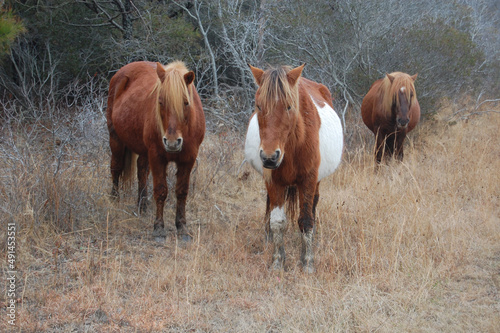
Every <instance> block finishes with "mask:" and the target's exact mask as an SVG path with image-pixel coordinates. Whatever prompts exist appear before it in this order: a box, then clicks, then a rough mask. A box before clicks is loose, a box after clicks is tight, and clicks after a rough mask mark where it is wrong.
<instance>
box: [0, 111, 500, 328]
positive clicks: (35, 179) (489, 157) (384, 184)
mask: <svg viewBox="0 0 500 333" xmlns="http://www.w3.org/2000/svg"><path fill="white" fill-rule="evenodd" d="M454 110H456V106H454V105H449V106H447V107H445V108H443V109H442V110H440V112H439V113H438V114H437V115H436V116H435V117H434V119H428V120H427V121H425V122H423V123H422V124H421V125H420V126H419V127H418V128H417V129H416V130H415V131H414V132H413V133H412V134H411V135H410V138H409V141H408V142H407V145H406V155H405V160H404V162H403V163H398V162H394V161H390V162H388V163H387V164H384V165H382V166H380V167H379V168H377V167H376V166H375V164H374V158H373V154H372V146H373V139H372V138H371V136H370V135H369V134H368V130H365V129H364V128H363V127H362V126H360V123H359V120H357V123H356V122H354V123H353V125H352V127H351V128H355V129H356V131H355V132H356V133H354V134H353V133H352V132H351V134H350V141H349V142H348V149H347V150H346V152H345V155H344V159H343V162H342V164H341V166H340V168H339V170H338V171H337V172H336V173H335V174H334V175H333V176H332V177H330V178H327V179H325V180H324V181H322V183H321V188H320V194H321V198H320V202H319V205H318V211H317V225H316V236H315V237H316V244H317V246H316V269H317V272H316V274H314V275H305V274H303V273H302V271H301V269H300V264H299V261H300V260H299V258H300V255H299V248H300V238H299V233H298V227H297V225H296V222H295V223H292V222H290V224H289V226H288V231H287V235H286V238H285V239H286V243H285V247H286V252H287V264H286V270H285V271H281V272H274V271H270V270H269V269H268V264H269V263H270V257H271V249H270V246H268V245H266V243H265V242H264V225H263V215H264V211H265V189H264V184H263V181H262V180H261V179H260V178H259V177H258V175H257V173H256V172H253V170H251V168H250V167H249V166H248V165H247V164H245V165H243V166H242V165H241V162H242V160H243V153H242V146H243V137H242V133H235V132H232V131H228V132H221V131H218V132H217V133H214V132H211V133H208V134H207V137H206V139H205V142H204V143H203V145H202V148H201V152H200V155H199V163H198V165H197V167H196V170H195V171H194V173H193V175H192V185H191V193H190V196H189V199H188V205H187V217H188V219H189V222H188V226H189V228H190V230H191V231H192V233H193V235H194V240H193V242H192V243H191V244H189V245H187V246H177V245H178V244H176V240H175V232H174V226H173V219H174V214H175V202H174V200H172V197H169V201H168V204H167V205H166V208H165V217H166V224H168V225H170V228H171V229H170V230H171V233H170V235H169V236H168V237H167V241H166V242H165V243H164V244H160V243H156V242H154V241H153V240H152V237H151V232H152V225H153V218H154V217H153V212H152V210H151V211H150V212H148V213H147V214H146V215H145V216H137V214H136V208H135V192H134V191H131V192H127V193H124V194H123V195H122V198H121V201H120V202H119V203H112V202H111V201H110V200H109V199H108V197H107V194H108V193H109V190H110V188H111V184H110V177H109V172H108V163H109V162H108V152H107V147H106V141H105V130H103V129H104V127H101V126H104V123H102V124H101V125H100V126H97V129H96V130H95V131H96V132H95V133H89V134H85V133H83V132H81V133H80V132H78V131H75V133H78V135H76V134H75V135H74V136H75V137H77V138H78V139H79V140H76V141H77V143H75V142H71V143H67V144H66V145H65V146H64V149H65V150H64V151H63V153H62V155H57V152H58V151H59V150H58V149H59V148H58V147H59V146H57V143H56V145H55V146H49V147H45V146H44V145H43V144H42V143H40V142H38V141H37V140H29V139H30V137H27V136H26V135H24V134H23V133H25V132H26V131H25V130H23V131H21V132H20V134H19V133H17V134H16V133H14V132H15V131H7V132H6V133H7V134H6V135H4V137H3V138H4V139H3V141H2V145H1V147H2V150H1V153H2V156H1V159H0V161H1V162H0V170H1V171H0V172H1V176H2V178H1V179H2V181H1V183H0V186H1V188H0V193H1V196H2V206H1V208H2V211H3V212H2V214H3V217H2V219H3V220H4V221H3V222H2V223H3V224H4V223H5V221H10V220H13V221H16V222H17V224H18V226H19V230H18V235H17V239H18V244H19V245H18V252H17V265H18V276H19V281H20V282H19V284H18V296H17V297H18V316H19V319H18V328H17V330H20V331H22V332H40V331H50V332H68V331H79V332H83V331H86V332H106V331H108V332H115V331H116V332H159V331H163V332H365V331H366V332H368V331H370V332H375V331H377V332H495V331H497V329H498V327H500V314H499V310H500V296H499V295H500V294H499V293H500V219H499V216H500V205H499V196H500V179H499V178H500V172H499V170H500V145H499V143H500V134H499V132H498V128H499V126H500V116H499V115H498V114H497V113H487V114H481V115H474V116H470V117H466V118H465V119H462V118H460V119H455V118H453V119H452V116H453V112H454ZM9 133H10V134H9ZM18 134H19V135H18ZM40 135H41V134H40ZM95 138H103V142H102V143H101V144H99V145H93V146H91V149H78V146H79V145H80V144H82V143H85V142H88V141H92V140H95ZM42 141H43V142H46V141H44V140H42ZM63 142H65V141H64V140H63ZM92 142H94V141H92ZM57 156H62V157H61V158H60V159H59V161H60V162H61V163H60V165H59V170H58V172H57V173H54V170H55V168H56V165H54V163H55V162H54V161H56V162H57V160H56V159H54V158H55V157H57ZM173 169H174V168H170V170H169V184H170V185H173V182H174V176H173V174H174V172H175V171H174V170H173ZM150 192H151V189H150ZM1 233H2V237H1V242H4V240H5V230H3V229H2V230H1ZM1 245H2V247H3V248H5V243H2V244H1ZM2 264H3V263H2ZM5 270H6V269H5V268H4V271H5ZM2 287H3V286H2ZM5 297H6V296H5V293H2V302H4V301H5ZM0 314H1V315H2V316H4V315H5V311H4V307H3V308H2V310H1V312H0ZM4 317H5V316H4ZM0 325H1V326H0V329H1V330H3V329H4V328H9V327H8V326H7V325H6V322H5V321H4V320H3V318H2V321H1V324H0Z"/></svg>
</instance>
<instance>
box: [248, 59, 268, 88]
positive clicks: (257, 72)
mask: <svg viewBox="0 0 500 333" xmlns="http://www.w3.org/2000/svg"><path fill="white" fill-rule="evenodd" d="M248 67H250V70H251V71H252V75H253V77H254V78H255V83H257V85H258V86H260V84H261V83H262V74H264V71H263V70H262V69H260V68H257V67H253V66H252V65H250V64H248Z"/></svg>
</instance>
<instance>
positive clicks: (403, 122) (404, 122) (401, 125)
mask: <svg viewBox="0 0 500 333" xmlns="http://www.w3.org/2000/svg"><path fill="white" fill-rule="evenodd" d="M409 122H410V119H397V120H396V125H397V126H398V128H406V127H408V123H409Z"/></svg>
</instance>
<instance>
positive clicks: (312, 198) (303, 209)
mask: <svg viewBox="0 0 500 333" xmlns="http://www.w3.org/2000/svg"><path fill="white" fill-rule="evenodd" d="M310 178H311V179H309V180H308V181H307V182H304V183H303V184H301V185H299V186H298V188H299V205H300V215H299V221H298V223H299V229H300V231H301V233H302V251H301V257H300V259H301V261H302V267H303V269H304V272H306V273H314V247H313V236H314V222H315V221H314V220H315V216H314V215H315V211H316V205H317V204H318V201H319V191H318V185H319V183H317V182H316V179H317V177H310Z"/></svg>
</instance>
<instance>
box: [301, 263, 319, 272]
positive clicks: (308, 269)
mask: <svg viewBox="0 0 500 333" xmlns="http://www.w3.org/2000/svg"><path fill="white" fill-rule="evenodd" d="M302 269H303V270H304V273H306V274H314V273H315V272H316V270H315V269H314V266H313V265H304V266H302Z"/></svg>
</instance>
